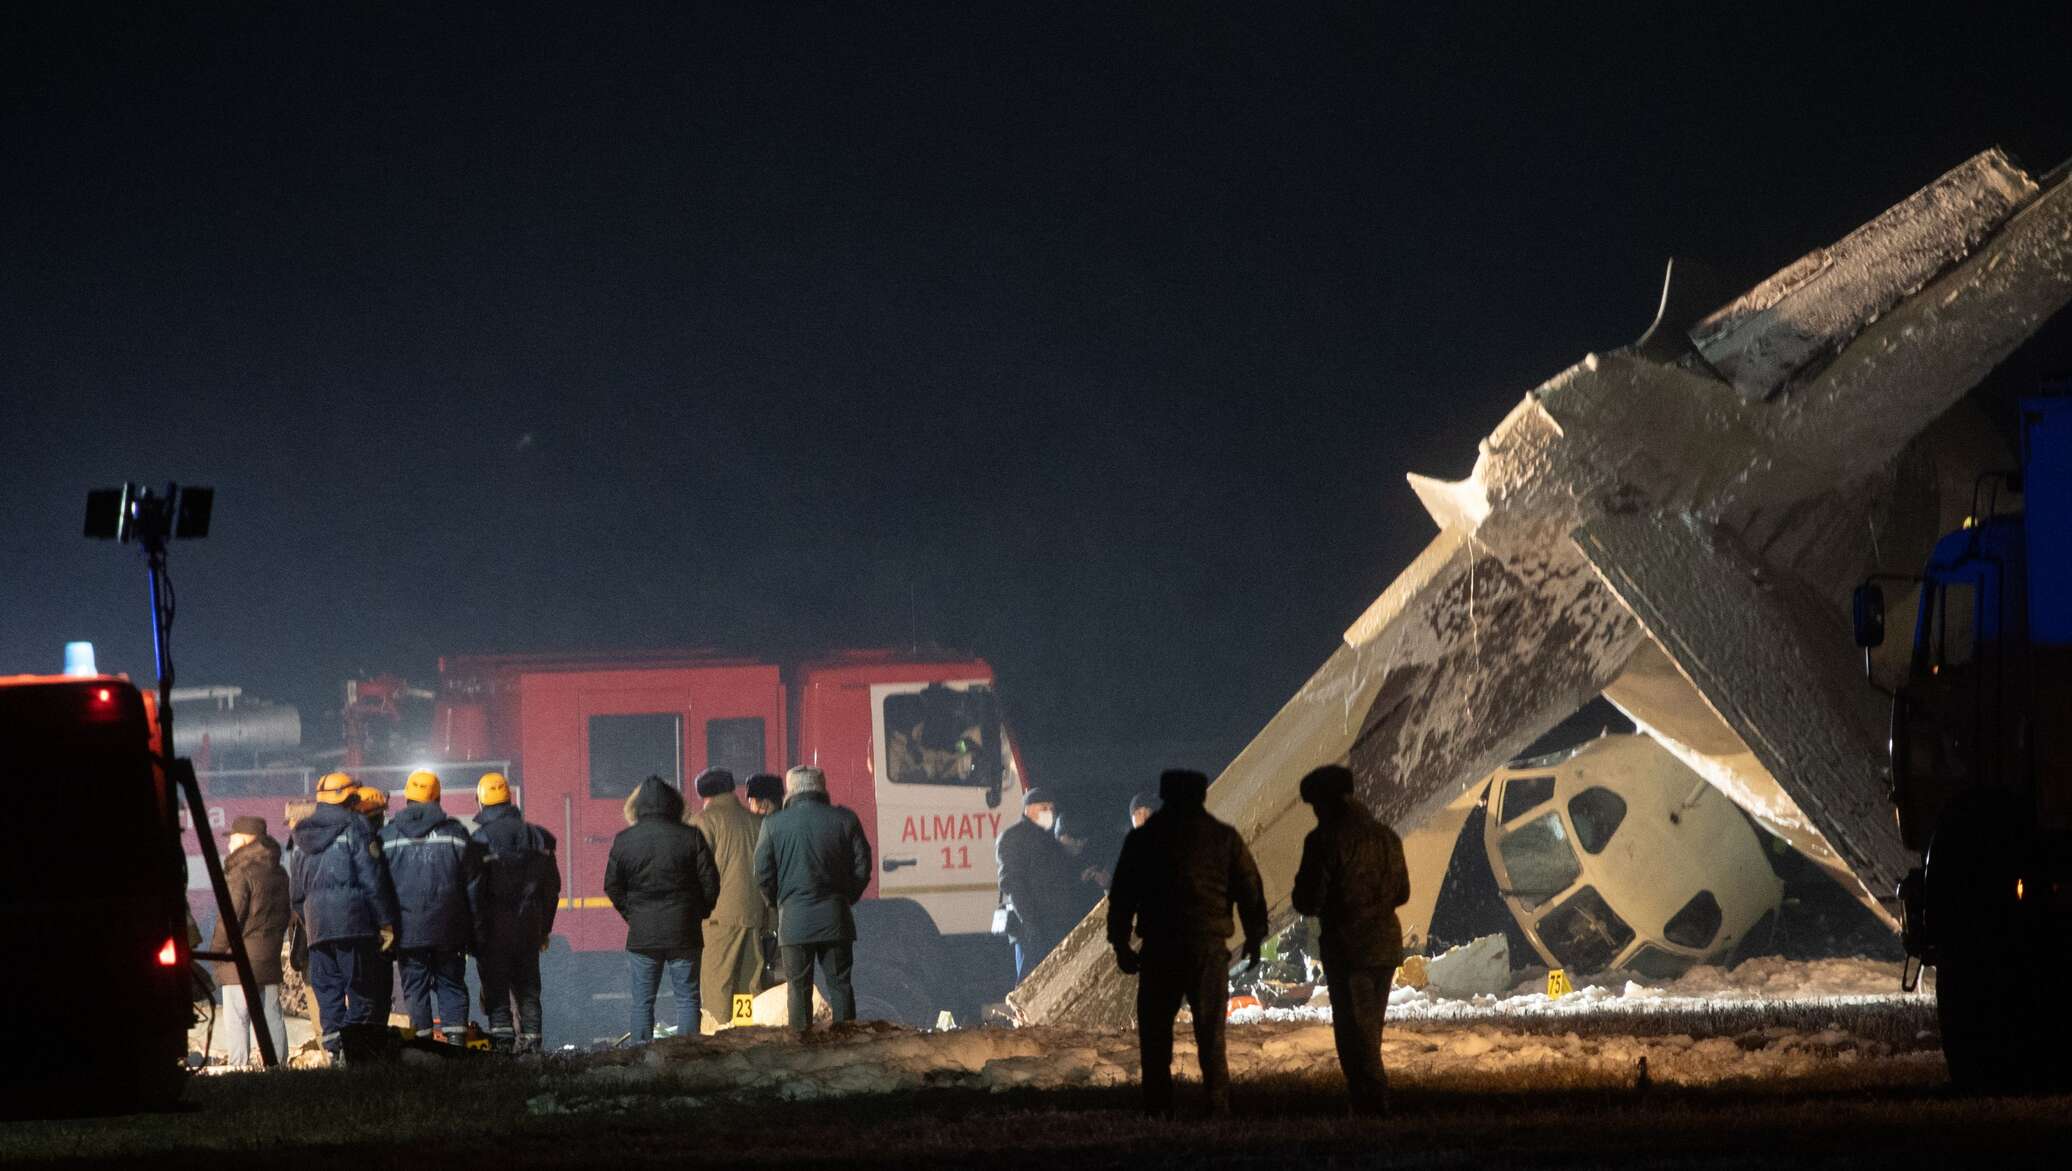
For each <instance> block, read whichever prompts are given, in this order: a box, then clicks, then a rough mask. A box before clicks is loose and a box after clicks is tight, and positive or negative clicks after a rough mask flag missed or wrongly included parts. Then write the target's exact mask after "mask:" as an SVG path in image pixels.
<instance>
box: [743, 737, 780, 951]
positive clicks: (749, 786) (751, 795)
mask: <svg viewBox="0 0 2072 1171" xmlns="http://www.w3.org/2000/svg"><path fill="white" fill-rule="evenodd" d="M741 793H742V797H741V804H743V805H745V806H747V807H748V811H749V812H750V813H753V814H755V820H756V835H757V837H759V838H760V837H761V835H762V823H763V821H764V819H765V818H768V817H769V816H770V815H771V814H772V813H775V812H777V811H778V810H779V809H782V808H783V807H784V778H783V777H779V776H772V775H771V774H769V773H757V774H755V775H754V776H752V777H750V778H748V781H747V782H746V783H745V784H743V785H742V786H741ZM757 950H758V953H759V954H760V955H761V956H762V961H763V978H762V984H761V987H764V988H770V987H774V986H776V985H777V984H780V983H782V982H783V980H784V953H783V951H782V949H780V948H779V947H778V946H777V912H776V910H775V908H772V909H771V910H770V912H769V914H767V915H765V916H764V917H763V930H762V934H761V936H760V937H759V938H758V940H757Z"/></svg>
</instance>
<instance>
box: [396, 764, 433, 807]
mask: <svg viewBox="0 0 2072 1171" xmlns="http://www.w3.org/2000/svg"><path fill="white" fill-rule="evenodd" d="M403 799H404V800H405V801H437V800H438V799H439V774H438V773H435V772H433V771H432V770H430V769H428V768H421V769H418V770H417V771H416V772H414V773H411V774H410V777H409V779H407V780H405V781H404V782H403Z"/></svg>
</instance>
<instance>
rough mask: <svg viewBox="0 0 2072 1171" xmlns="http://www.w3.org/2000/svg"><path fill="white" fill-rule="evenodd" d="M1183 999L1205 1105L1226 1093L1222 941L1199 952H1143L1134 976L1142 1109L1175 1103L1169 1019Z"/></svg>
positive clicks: (1226, 986) (1226, 976)
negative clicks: (1191, 1016)
mask: <svg viewBox="0 0 2072 1171" xmlns="http://www.w3.org/2000/svg"><path fill="white" fill-rule="evenodd" d="M1182 1002H1185V1003H1186V1005H1187V1007H1188V1008H1189V1009H1191V1010H1193V1012H1194V1044H1195V1047H1196V1048H1197V1049H1198V1050H1200V1058H1201V1084H1202V1088H1203V1089H1204V1090H1207V1091H1208V1095H1209V1108H1210V1109H1211V1110H1220V1109H1222V1108H1223V1106H1224V1105H1225V1104H1226V1102H1227V1101H1228V1098H1229V1094H1230V1061H1229V1058H1228V1056H1227V1055H1226V1054H1225V1052H1224V1048H1223V1021H1224V1017H1225V1016H1227V1015H1229V1011H1230V954H1229V953H1228V952H1226V951H1224V950H1223V949H1222V948H1221V947H1216V948H1212V949H1209V950H1208V951H1206V952H1204V953H1200V954H1191V953H1190V954H1181V955H1171V956H1160V955H1152V954H1150V953H1148V952H1147V953H1146V954H1145V956H1144V968H1143V971H1142V972H1140V973H1139V974H1138V976H1137V1047H1138V1054H1139V1056H1140V1057H1141V1058H1142V1060H1143V1066H1144V1109H1146V1110H1149V1111H1152V1112H1154V1113H1165V1112H1167V1111H1170V1110H1171V1109H1172V1108H1173V1019H1174V1018H1175V1017H1176V1016H1178V1015H1179V1012H1180V1005H1181V1003H1182Z"/></svg>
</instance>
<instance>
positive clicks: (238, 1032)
mask: <svg viewBox="0 0 2072 1171" xmlns="http://www.w3.org/2000/svg"><path fill="white" fill-rule="evenodd" d="M224 845H225V846H226V847H227V849H226V851H225V853H224V855H223V883H224V885H225V886H227V887H229V888H230V908H231V910H232V911H233V912H234V913H235V914H236V915H237V923H238V927H239V930H240V933H241V934H242V935H243V936H244V941H245V957H246V958H247V959H248V960H250V961H251V964H252V979H253V981H254V982H255V983H257V984H258V985H259V995H258V996H256V997H255V996H253V995H251V994H250V993H248V992H247V991H246V989H245V988H244V986H243V985H242V984H240V983H239V982H238V978H237V965H236V964H234V963H231V962H230V961H228V960H218V961H217V962H216V983H217V985H218V986H220V987H221V988H222V989H223V1014H224V1016H225V1017H227V1018H228V1022H227V1025H228V1029H229V1031H228V1033H227V1034H226V1035H225V1037H224V1055H225V1059H226V1061H227V1062H228V1063H229V1064H230V1065H231V1066H233V1067H242V1066H247V1065H250V1064H251V1059H252V1030H253V1027H254V1026H255V1025H256V1026H260V1027H264V1028H265V1029H266V1032H267V1035H268V1036H269V1037H270V1038H271V1039H272V1041H273V1053H274V1057H275V1059H276V1060H280V1061H286V1060H287V1057H288V1030H287V1025H286V1023H285V1022H284V1021H283V1020H282V1019H281V940H282V939H283V938H285V937H286V936H287V934H288V872H287V871H285V870H283V869H281V844H280V843H279V842H276V841H274V840H273V839H272V838H270V837H268V836H267V834H266V819H265V818H263V817H240V818H238V819H236V820H235V821H232V822H231V823H230V837H229V839H228V840H227V841H226V842H225V843H224ZM209 950H210V951H213V952H219V953H228V952H229V951H230V925H229V923H228V921H226V920H225V919H223V918H221V917H218V918H217V920H216V930H215V933H214V935H212V936H211V937H210V939H209ZM255 1010H256V1011H255Z"/></svg>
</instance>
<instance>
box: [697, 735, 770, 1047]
mask: <svg viewBox="0 0 2072 1171" xmlns="http://www.w3.org/2000/svg"><path fill="white" fill-rule="evenodd" d="M695 787H696V788H697V790H698V796H699V798H700V799H701V800H702V801H703V802H704V808H702V809H700V810H699V811H698V812H697V814H696V815H694V816H693V817H692V818H691V824H692V825H694V826H696V827H698V832H699V833H701V834H703V835H704V836H705V844H706V845H707V846H708V847H710V848H711V850H712V863H713V866H714V867H715V868H717V869H718V871H719V901H718V902H717V903H715V904H714V905H713V908H712V917H711V918H709V919H707V920H705V927H704V933H705V954H704V959H703V960H702V969H701V973H700V976H699V980H698V987H699V992H700V994H701V996H702V997H703V999H704V1001H705V1003H706V1004H707V1005H709V1006H710V1007H711V1011H710V1013H709V1014H708V1015H710V1016H711V1017H712V1019H713V1022H714V1023H715V1024H716V1025H720V1026H722V1027H723V1026H725V1025H728V1024H731V1023H732V1021H733V1004H734V997H736V996H754V995H755V994H756V993H758V992H760V991H762V978H763V957H762V934H763V922H764V920H765V919H766V918H767V917H768V913H769V906H768V904H766V903H764V902H763V892H762V889H761V888H760V887H758V886H756V883H755V843H756V839H757V837H758V836H759V835H760V834H761V832H762V819H760V818H758V817H757V816H756V815H755V814H753V813H750V812H749V811H748V809H747V807H746V806H744V805H742V804H741V801H740V799H739V798H737V797H736V796H735V795H734V774H733V773H731V772H728V771H727V770H726V769H723V768H709V769H706V770H705V771H704V772H702V773H699V774H698V779H697V781H696V782H695Z"/></svg>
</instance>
